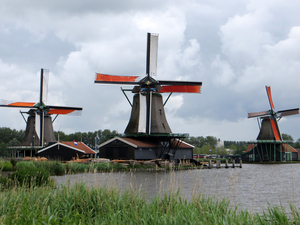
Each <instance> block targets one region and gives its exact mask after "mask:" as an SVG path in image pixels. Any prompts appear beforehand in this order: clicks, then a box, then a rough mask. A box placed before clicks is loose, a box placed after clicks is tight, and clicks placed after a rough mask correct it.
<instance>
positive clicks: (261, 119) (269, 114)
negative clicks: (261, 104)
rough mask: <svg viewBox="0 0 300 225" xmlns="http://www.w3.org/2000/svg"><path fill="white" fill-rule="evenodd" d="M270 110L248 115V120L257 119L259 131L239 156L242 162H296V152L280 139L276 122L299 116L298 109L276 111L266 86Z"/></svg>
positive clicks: (268, 88)
mask: <svg viewBox="0 0 300 225" xmlns="http://www.w3.org/2000/svg"><path fill="white" fill-rule="evenodd" d="M266 91H267V95H268V100H269V103H270V110H268V111H262V112H255V113H248V118H255V117H256V118H257V119H258V123H259V127H260V131H259V134H258V136H257V138H256V141H252V142H249V145H248V148H247V150H246V152H245V153H244V154H242V155H241V158H242V160H243V161H250V162H251V161H252V162H253V161H254V162H260V161H288V160H298V152H297V150H295V149H294V148H293V147H292V146H290V145H289V144H288V143H287V141H285V140H283V139H282V136H281V133H280V130H279V127H278V121H279V120H280V119H281V118H282V117H284V116H291V115H295V114H299V108H295V109H286V110H280V111H276V110H275V107H274V103H273V100H272V95H271V88H270V87H269V86H266Z"/></svg>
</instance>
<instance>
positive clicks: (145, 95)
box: [95, 33, 202, 135]
mask: <svg viewBox="0 0 300 225" xmlns="http://www.w3.org/2000/svg"><path fill="white" fill-rule="evenodd" d="M146 56H147V57H146V76H145V77H144V78H142V79H140V80H138V78H139V76H116V75H108V74H103V73H96V78H95V83H102V84H122V85H135V86H134V88H133V89H132V93H134V94H135V95H134V97H133V104H132V111H131V117H130V120H129V123H128V125H127V127H126V129H125V134H137V133H145V134H148V135H149V134H151V133H171V129H170V127H169V125H168V122H167V120H166V117H165V112H164V105H163V101H162V95H161V94H160V93H172V92H178V93H200V89H201V86H202V82H194V81H164V80H161V81H160V80H156V79H154V78H153V77H157V58H158V34H152V33H148V34H147V54H146Z"/></svg>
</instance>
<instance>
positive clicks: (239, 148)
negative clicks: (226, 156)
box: [233, 145, 247, 155]
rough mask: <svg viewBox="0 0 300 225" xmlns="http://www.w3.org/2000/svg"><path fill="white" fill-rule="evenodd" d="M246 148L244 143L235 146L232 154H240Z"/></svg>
mask: <svg viewBox="0 0 300 225" xmlns="http://www.w3.org/2000/svg"><path fill="white" fill-rule="evenodd" d="M246 150H247V146H246V145H242V146H238V147H237V148H236V150H235V151H233V154H234V155H241V154H243V153H245V152H246Z"/></svg>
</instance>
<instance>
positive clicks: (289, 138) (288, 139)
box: [281, 134, 294, 142]
mask: <svg viewBox="0 0 300 225" xmlns="http://www.w3.org/2000/svg"><path fill="white" fill-rule="evenodd" d="M281 136H282V139H283V140H284V141H291V142H294V139H293V137H292V136H291V135H289V134H282V135H281Z"/></svg>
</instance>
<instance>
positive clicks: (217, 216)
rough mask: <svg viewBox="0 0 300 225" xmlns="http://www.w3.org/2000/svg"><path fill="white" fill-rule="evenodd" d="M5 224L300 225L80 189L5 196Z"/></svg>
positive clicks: (176, 198) (1, 208)
mask: <svg viewBox="0 0 300 225" xmlns="http://www.w3.org/2000/svg"><path fill="white" fill-rule="evenodd" d="M0 202H1V204H0V215H1V216H0V223H1V224H298V223H299V222H300V217H299V213H298V211H297V210H295V209H293V210H292V213H291V214H287V213H286V212H285V210H284V209H283V208H278V207H273V208H269V209H268V210H267V211H266V212H264V213H263V214H261V215H259V214H251V213H249V212H248V211H247V210H239V209H238V207H235V208H231V207H230V206H229V202H228V201H225V200H222V201H217V200H215V199H213V198H209V199H205V198H203V197H201V196H200V195H198V196H196V197H194V198H193V199H192V200H191V201H187V200H186V199H184V198H182V197H180V195H179V194H178V192H177V193H170V194H165V195H163V196H162V197H158V196H156V197H154V198H152V199H151V200H146V199H145V197H143V196H142V195H141V194H140V193H136V192H134V191H129V190H127V191H125V192H124V193H121V192H120V190H118V189H115V188H107V187H88V186H86V185H84V184H76V185H74V186H72V187H70V186H68V185H66V186H62V187H59V188H56V189H54V188H50V187H47V186H43V187H36V188H33V187H27V188H25V187H19V188H12V189H10V190H8V191H6V192H2V193H1V194H0Z"/></svg>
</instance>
